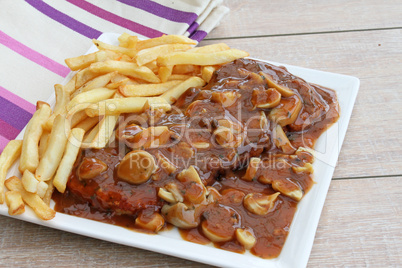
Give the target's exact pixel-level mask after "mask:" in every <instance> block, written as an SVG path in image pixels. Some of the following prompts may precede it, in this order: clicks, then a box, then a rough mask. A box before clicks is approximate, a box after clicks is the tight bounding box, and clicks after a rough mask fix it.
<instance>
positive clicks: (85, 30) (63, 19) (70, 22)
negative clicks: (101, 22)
mask: <svg viewBox="0 0 402 268" xmlns="http://www.w3.org/2000/svg"><path fill="white" fill-rule="evenodd" d="M25 1H26V2H27V3H28V4H30V5H31V6H33V7H34V8H36V9H37V10H38V11H40V12H42V13H43V14H45V15H46V16H48V17H49V18H51V19H53V20H55V21H57V22H59V23H61V24H63V25H64V26H66V27H68V28H70V29H71V30H73V31H76V32H77V33H79V34H82V35H84V36H86V37H88V38H91V39H92V38H98V37H99V36H100V35H101V34H102V32H100V31H98V30H96V29H94V28H92V27H90V26H88V25H86V24H83V23H81V22H79V21H78V20H76V19H73V18H72V17H70V16H68V15H66V14H64V13H62V12H60V11H58V10H57V9H55V8H53V7H51V6H49V5H48V4H46V3H45V2H43V1H41V0H25Z"/></svg>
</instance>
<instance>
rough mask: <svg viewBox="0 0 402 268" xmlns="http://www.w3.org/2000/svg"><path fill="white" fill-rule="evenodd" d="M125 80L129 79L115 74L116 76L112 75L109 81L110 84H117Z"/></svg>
mask: <svg viewBox="0 0 402 268" xmlns="http://www.w3.org/2000/svg"><path fill="white" fill-rule="evenodd" d="M126 79H129V78H128V77H127V76H125V75H122V74H119V73H116V75H114V76H113V77H112V79H110V82H111V83H117V82H120V81H123V80H126Z"/></svg>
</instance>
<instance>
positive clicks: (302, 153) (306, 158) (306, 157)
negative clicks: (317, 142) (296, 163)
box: [295, 147, 314, 164]
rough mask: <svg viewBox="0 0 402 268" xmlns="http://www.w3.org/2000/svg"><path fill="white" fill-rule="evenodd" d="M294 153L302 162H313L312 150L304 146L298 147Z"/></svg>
mask: <svg viewBox="0 0 402 268" xmlns="http://www.w3.org/2000/svg"><path fill="white" fill-rule="evenodd" d="M295 154H296V155H297V156H298V157H299V159H301V160H302V161H303V162H307V163H311V164H312V163H314V150H312V149H310V148H305V147H299V148H298V149H297V151H296V152H295Z"/></svg>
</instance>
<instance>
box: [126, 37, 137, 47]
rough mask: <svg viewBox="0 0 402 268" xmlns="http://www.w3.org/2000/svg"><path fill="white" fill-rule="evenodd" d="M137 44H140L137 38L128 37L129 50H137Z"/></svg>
mask: <svg viewBox="0 0 402 268" xmlns="http://www.w3.org/2000/svg"><path fill="white" fill-rule="evenodd" d="M137 44H138V37H137V36H129V37H128V43H127V47H128V48H137Z"/></svg>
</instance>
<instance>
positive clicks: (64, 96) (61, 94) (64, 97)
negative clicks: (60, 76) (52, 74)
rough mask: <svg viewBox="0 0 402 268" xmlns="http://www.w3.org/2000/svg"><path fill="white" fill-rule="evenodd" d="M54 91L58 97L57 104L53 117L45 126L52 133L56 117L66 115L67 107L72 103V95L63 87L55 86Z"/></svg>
mask: <svg viewBox="0 0 402 268" xmlns="http://www.w3.org/2000/svg"><path fill="white" fill-rule="evenodd" d="M54 91H55V95H56V104H55V106H54V109H53V113H52V115H51V116H50V117H49V119H48V120H47V121H46V124H45V125H44V126H43V127H44V128H45V129H46V130H47V131H50V130H51V129H52V126H53V121H54V119H55V118H56V116H58V115H59V114H64V113H65V112H66V105H67V103H68V102H69V101H70V93H68V92H67V91H65V89H64V87H63V86H62V85H60V84H56V85H54Z"/></svg>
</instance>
